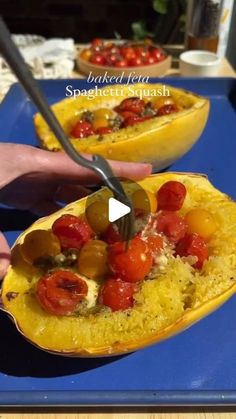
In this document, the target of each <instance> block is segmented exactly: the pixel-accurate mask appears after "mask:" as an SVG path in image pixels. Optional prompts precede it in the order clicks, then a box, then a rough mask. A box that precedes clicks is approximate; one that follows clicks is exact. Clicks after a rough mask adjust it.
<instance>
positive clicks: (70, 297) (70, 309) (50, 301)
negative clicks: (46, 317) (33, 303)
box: [36, 269, 88, 316]
mask: <svg viewBox="0 0 236 419" xmlns="http://www.w3.org/2000/svg"><path fill="white" fill-rule="evenodd" d="M87 293H88V286H87V284H86V282H85V281H84V280H83V279H81V278H80V277H79V276H78V275H75V274H74V273H72V272H69V271H66V270H62V269H60V270H58V271H55V272H53V273H51V274H48V275H46V276H44V277H42V278H40V279H39V281H38V283H37V286H36V296H37V299H38V301H39V303H40V305H41V306H42V307H43V309H44V310H45V311H47V312H48V313H50V314H54V315H57V316H63V315H69V314H73V313H74V312H75V311H76V308H77V306H78V304H79V303H80V302H81V301H82V300H83V299H84V297H86V295H87Z"/></svg>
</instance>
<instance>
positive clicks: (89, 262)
mask: <svg viewBox="0 0 236 419" xmlns="http://www.w3.org/2000/svg"><path fill="white" fill-rule="evenodd" d="M78 269H79V273H81V274H82V275H84V276H86V277H88V278H91V279H99V278H104V276H105V275H106V274H107V273H108V264H107V243H105V242H104V241H102V240H89V241H88V242H87V243H86V244H85V245H84V246H83V247H82V249H81V251H80V254H79V258H78Z"/></svg>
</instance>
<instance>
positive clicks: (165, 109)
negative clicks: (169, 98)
mask: <svg viewBox="0 0 236 419" xmlns="http://www.w3.org/2000/svg"><path fill="white" fill-rule="evenodd" d="M178 111H179V108H178V107H177V106H176V105H164V106H162V107H161V108H159V109H158V111H157V116H164V115H170V114H171V113H175V112H178Z"/></svg>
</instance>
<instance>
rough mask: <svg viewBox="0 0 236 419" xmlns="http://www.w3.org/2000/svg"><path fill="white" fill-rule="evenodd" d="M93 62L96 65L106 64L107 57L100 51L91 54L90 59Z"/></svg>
mask: <svg viewBox="0 0 236 419" xmlns="http://www.w3.org/2000/svg"><path fill="white" fill-rule="evenodd" d="M89 61H90V62H91V63H92V64H96V65H104V64H106V58H105V56H104V55H103V54H100V53H98V52H97V53H95V54H93V55H92V56H91V58H90V60H89Z"/></svg>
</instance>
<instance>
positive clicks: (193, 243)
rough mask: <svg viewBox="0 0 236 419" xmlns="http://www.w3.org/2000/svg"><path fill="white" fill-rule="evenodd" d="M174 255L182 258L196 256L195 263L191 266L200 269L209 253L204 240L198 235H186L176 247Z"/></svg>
mask: <svg viewBox="0 0 236 419" xmlns="http://www.w3.org/2000/svg"><path fill="white" fill-rule="evenodd" d="M176 254H177V255H179V256H181V257H183V256H196V257H197V259H198V260H197V262H196V263H195V264H194V265H193V266H194V268H196V269H201V268H202V266H203V263H204V261H205V260H206V259H207V258H208V256H209V252H208V248H207V245H206V242H205V240H204V239H203V238H202V237H201V236H199V235H198V234H196V233H195V234H186V236H185V237H184V238H183V239H181V240H180V241H179V243H178V244H177V246H176Z"/></svg>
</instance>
